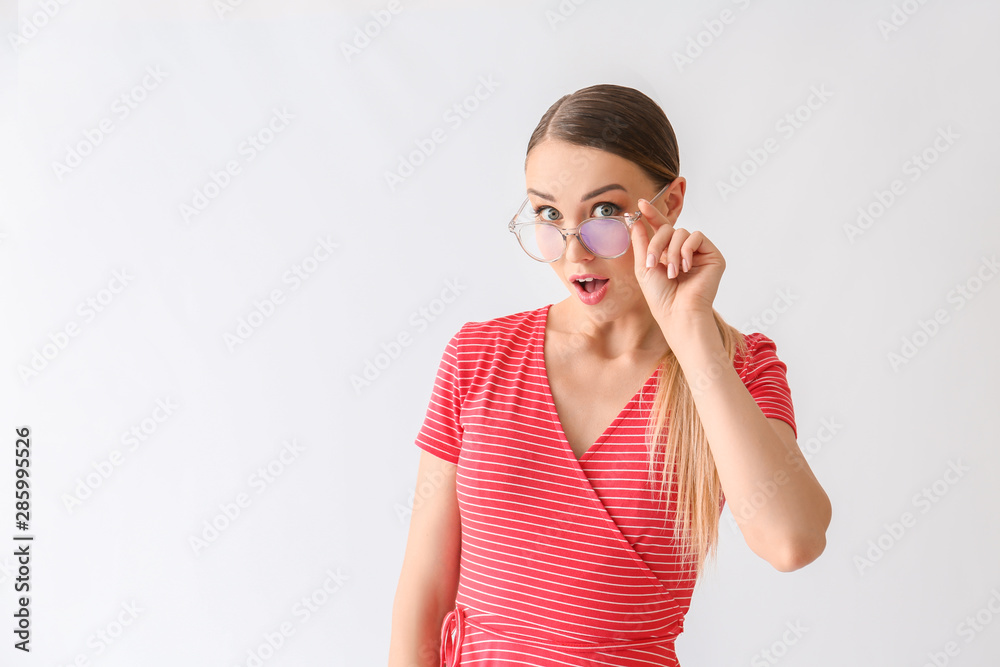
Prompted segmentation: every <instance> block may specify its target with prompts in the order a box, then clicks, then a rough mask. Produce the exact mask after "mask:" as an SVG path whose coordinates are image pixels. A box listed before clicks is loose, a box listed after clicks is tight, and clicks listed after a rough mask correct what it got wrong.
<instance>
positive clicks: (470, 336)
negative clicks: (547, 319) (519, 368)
mask: <svg viewBox="0 0 1000 667" xmlns="http://www.w3.org/2000/svg"><path fill="white" fill-rule="evenodd" d="M546 308H548V305H545V306H540V307H538V308H532V309H530V310H521V311H518V312H516V313H510V314H508V315H500V316H498V317H494V318H492V319H488V320H470V321H468V322H466V323H465V324H463V325H462V327H461V329H460V330H459V334H458V335H459V336H460V337H461V338H462V340H463V341H465V342H473V341H478V342H480V343H487V342H492V343H494V344H499V343H502V342H504V341H510V340H512V339H513V340H519V339H524V338H525V336H527V335H529V334H530V333H531V332H532V331H533V330H534V327H535V326H537V325H538V324H539V323H540V321H541V319H542V318H543V317H544V315H545V309H546Z"/></svg>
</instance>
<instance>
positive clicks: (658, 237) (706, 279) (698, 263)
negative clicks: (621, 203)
mask: <svg viewBox="0 0 1000 667" xmlns="http://www.w3.org/2000/svg"><path fill="white" fill-rule="evenodd" d="M639 211H640V212H641V213H642V218H641V219H640V220H639V222H638V223H636V224H634V225H632V232H631V236H632V252H633V253H634V254H635V275H636V278H637V279H638V281H639V288H640V289H641V290H642V293H643V296H645V298H646V302H647V303H648V304H649V309H650V311H651V312H652V313H653V317H655V318H656V319H657V320H658V321H660V322H670V321H674V322H680V321H682V320H684V319H688V318H690V317H691V316H706V315H707V316H708V317H709V318H710V319H711V318H712V317H713V315H712V303H713V302H714V301H715V295H716V293H717V292H718V291H719V281H720V280H721V279H722V273H723V271H725V270H726V260H725V259H724V258H723V257H722V253H721V252H719V249H718V248H716V247H715V245H714V244H713V243H712V242H711V241H709V240H708V238H707V237H706V236H705V235H704V234H702V233H701V232H693V233H692V232H688V231H687V230H686V229H684V228H681V227H674V225H673V222H671V221H670V220H669V219H667V217H666V216H664V215H663V214H662V213H661V212H660V211H659V210H658V209H657V208H656V207H654V206H653V205H652V204H650V203H649V202H647V201H646V200H645V199H643V200H640V201H639ZM646 225H649V226H650V228H652V230H653V236H652V238H649V234H648V232H647V230H646V229H647V228H646ZM649 253H652V254H653V255H654V256H655V258H656V262H655V264H654V265H653V266H652V267H650V268H646V257H647V255H648V254H649ZM685 260H686V262H687V264H686V266H687V267H688V270H687V271H685V270H684V261H685ZM670 264H673V266H674V270H673V272H671V273H670V276H672V277H668V266H669V265H670Z"/></svg>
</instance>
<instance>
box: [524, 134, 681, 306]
mask: <svg viewBox="0 0 1000 667" xmlns="http://www.w3.org/2000/svg"><path fill="white" fill-rule="evenodd" d="M525 180H526V182H527V193H528V200H529V203H530V205H531V206H532V207H533V208H535V209H536V210H538V212H539V214H540V215H539V217H540V218H541V219H543V220H546V221H550V222H553V223H554V224H556V225H559V226H560V227H562V228H563V229H572V228H574V227H577V226H578V225H579V224H580V223H581V222H582V221H584V220H586V219H587V218H593V217H600V216H605V215H615V216H621V215H624V214H625V213H635V212H636V211H638V210H639V205H638V201H639V199H640V198H643V199H651V198H652V197H653V195H655V194H656V192H657V189H656V188H655V184H654V183H653V181H652V180H650V178H649V177H648V176H647V175H646V174H645V172H643V171H642V169H640V168H639V166H638V165H636V164H635V163H634V162H631V161H629V160H627V159H625V158H623V157H620V156H618V155H614V154H613V153H608V152H607V151H603V150H600V149H597V148H591V147H587V146H577V145H575V144H570V143H568V142H565V141H559V140H551V139H549V140H546V141H543V142H542V143H539V144H537V145H536V146H535V147H534V148H533V149H532V150H531V152H530V153H529V154H528V157H527V161H526V163H525ZM677 180H681V179H677ZM675 183H676V181H675ZM673 190H674V188H673V187H671V188H670V189H669V190H668V192H667V193H664V195H663V196H662V197H661V198H660V199H658V200H657V201H656V202H654V205H655V206H656V208H657V209H659V210H660V211H661V212H666V211H667V205H666V203H667V201H669V200H668V199H667V195H669V194H670V193H671V192H673ZM641 224H644V225H646V231H647V235H648V236H652V228H651V227H650V226H649V224H648V223H646V222H645V221H644V219H643V221H642V222H641ZM633 257H634V255H633V250H632V245H631V235H630V237H629V247H628V250H626V251H625V254H623V255H621V256H619V257H615V258H614V259H605V258H603V257H598V256H596V255H594V254H593V253H591V252H590V251H589V250H587V248H586V247H585V246H584V245H583V244H582V243H580V240H579V239H578V238H577V237H576V236H571V237H569V239H568V242H567V245H566V252H565V253H563V256H562V257H560V258H559V259H558V260H556V261H554V262H551V263H550V264H549V266H551V267H552V268H553V270H555V272H556V275H557V276H559V279H560V280H562V282H563V284H564V285H565V286H566V289H568V290H569V292H570V294H572V295H573V298H574V299H577V300H578V301H579V303H580V305H581V306H582V307H583V308H589V309H595V310H596V311H600V313H601V314H602V315H612V314H613V316H619V315H620V314H622V313H625V312H628V311H631V310H633V309H636V308H642V307H643V306H644V304H645V299H644V298H643V295H642V292H641V290H640V289H639V284H638V282H637V281H636V277H635V260H634V259H633ZM586 275H593V276H595V277H597V278H600V279H603V280H605V281H607V285H606V286H605V287H600V285H602V284H603V283H600V282H598V281H597V280H595V281H594V284H595V285H596V286H598V288H597V289H594V293H593V294H588V293H587V292H586V290H585V289H584V287H583V286H582V285H581V284H580V283H579V282H577V281H576V280H575V279H574V277H576V276H586ZM601 289H603V290H604V294H603V296H600V295H599V291H600V290H601ZM647 308H648V306H647ZM594 314H597V313H596V312H595V313H594ZM602 319H604V317H602Z"/></svg>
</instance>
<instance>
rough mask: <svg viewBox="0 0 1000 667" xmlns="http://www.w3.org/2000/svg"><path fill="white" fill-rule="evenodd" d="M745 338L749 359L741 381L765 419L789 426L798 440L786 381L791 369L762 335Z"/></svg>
mask: <svg viewBox="0 0 1000 667" xmlns="http://www.w3.org/2000/svg"><path fill="white" fill-rule="evenodd" d="M745 337H746V341H747V359H746V360H745V361H744V363H743V364H742V368H741V370H740V379H742V380H743V384H744V385H746V388H747V391H749V392H750V395H751V396H753V399H754V400H755V401H757V405H758V407H760V411H761V412H763V413H764V416H765V417H772V418H776V419H781V420H783V421H785V422H788V424H789V426H791V427H792V431H793V432H794V433H795V437H796V438H798V435H799V434H798V429H797V428H796V427H795V411H794V409H793V408H792V392H791V389H790V388H789V387H788V380H787V378H786V377H785V372H786V371H787V370H788V369H787V367H786V366H785V363H784V362H783V361H782V360H781V359H779V358H778V354H777V346H776V345H775V343H774V341H773V340H771V339H770V338H768V337H767V336H765V335H764V334H762V333H751V334H747V335H746V336H745Z"/></svg>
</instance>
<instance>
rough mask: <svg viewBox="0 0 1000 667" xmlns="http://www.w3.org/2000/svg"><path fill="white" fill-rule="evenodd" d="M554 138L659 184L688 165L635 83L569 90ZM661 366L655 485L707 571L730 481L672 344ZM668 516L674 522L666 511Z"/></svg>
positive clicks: (545, 124)
mask: <svg viewBox="0 0 1000 667" xmlns="http://www.w3.org/2000/svg"><path fill="white" fill-rule="evenodd" d="M547 139H557V140H561V141H566V142H569V143H572V144H576V145H579V146H588V147H593V148H598V149H601V150H605V151H608V152H609V153H613V154H615V155H618V156H621V157H624V158H626V159H628V160H631V161H632V162H634V163H635V164H637V165H638V166H639V167H640V168H641V169H642V170H643V171H645V172H646V174H647V175H649V177H650V178H652V179H653V181H654V182H655V183H656V184H657V186H656V187H657V189H659V188H661V187H663V186H664V185H665V184H666V183H669V182H671V181H673V180H674V179H675V178H677V176H678V175H679V173H680V157H679V153H678V149H677V139H676V136H675V135H674V131H673V127H672V126H671V125H670V121H669V120H668V119H667V116H666V114H665V113H664V112H663V110H662V109H661V108H660V107H659V105H657V104H656V103H655V102H654V101H653V100H651V99H650V98H649V97H647V96H646V95H644V94H643V93H641V92H639V91H637V90H635V89H632V88H626V87H623V86H617V85H613V84H600V85H596V86H590V87H588V88H583V89H581V90H578V91H576V92H575V93H572V94H570V95H564V96H562V97H561V98H559V99H558V100H556V102H555V103H554V104H553V105H552V106H551V107H549V109H548V110H547V111H546V112H545V114H544V115H543V116H542V118H541V120H539V122H538V125H537V126H536V127H535V130H534V131H533V132H532V135H531V139H530V140H529V141H528V149H527V153H531V150H532V148H534V147H535V146H536V145H537V144H538V143H540V142H542V141H544V140H547ZM525 163H527V157H525ZM712 314H713V316H714V317H715V323H716V326H717V327H718V329H719V333H720V334H721V336H722V341H723V344H724V346H725V349H726V352H727V354H728V355H729V360H730V363H732V362H733V361H734V360H735V355H736V353H737V351H739V352H740V354H743V355H745V354H746V342H745V340H744V337H743V334H742V333H740V331H739V330H738V329H736V328H735V327H733V326H731V325H729V324H727V323H726V322H725V320H723V319H722V316H721V315H719V313H718V312H717V311H716V310H715V309H713V310H712ZM657 368H658V370H660V373H661V374H660V382H659V386H658V389H657V392H656V397H655V399H654V400H653V406H652V408H651V410H650V420H649V425H648V427H647V431H646V439H647V442H646V444H647V448H648V453H649V481H650V486H651V488H653V489H656V490H657V491H658V493H659V496H660V497H661V498H662V496H663V494H664V493H666V494H668V497H672V498H674V499H675V500H676V505H675V507H676V515H675V517H674V522H675V523H674V529H675V535H676V538H677V541H678V544H679V551H678V555H679V556H680V557H681V558H682V559H683V560H684V562H685V564H686V565H687V566H688V567H690V568H691V569H693V570H694V571H695V573H696V576H697V577H700V575H701V573H702V572H703V570H704V566H705V563H706V561H707V560H708V559H709V558H710V557H712V556H714V555H715V554H716V548H717V545H718V536H719V514H720V512H721V504H722V498H723V496H722V484H721V482H720V480H719V475H718V472H717V470H716V467H715V459H714V458H713V457H712V452H711V449H710V448H709V445H708V439H707V437H706V436H705V430H704V428H703V427H702V424H701V419H700V418H699V416H698V411H697V409H696V407H695V402H694V397H693V395H692V392H691V385H690V384H689V379H688V378H685V377H684V372H683V370H682V369H681V367H680V364H679V363H677V359H676V357H675V356H674V354H673V351H672V350H669V351H667V353H666V354H665V355H664V356H663V357H661V358H660V364H659V366H657ZM701 380H702V379H701V378H698V379H696V382H697V381H701ZM664 434H666V437H664ZM667 506H668V507H669V505H667ZM663 519H664V526H665V527H666V526H667V524H668V523H669V517H668V513H667V512H666V511H665V512H664V514H663Z"/></svg>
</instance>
